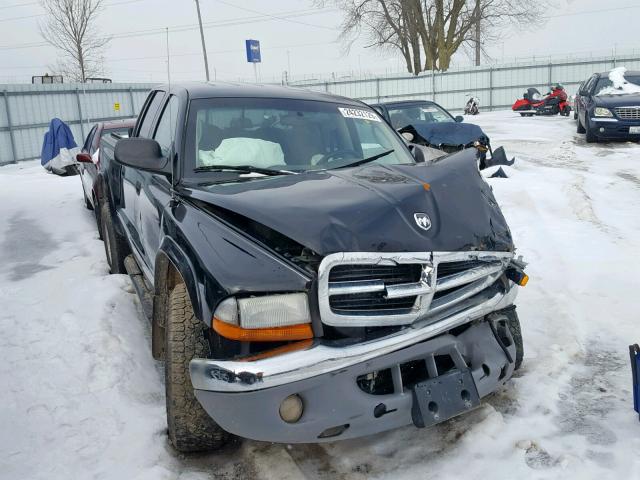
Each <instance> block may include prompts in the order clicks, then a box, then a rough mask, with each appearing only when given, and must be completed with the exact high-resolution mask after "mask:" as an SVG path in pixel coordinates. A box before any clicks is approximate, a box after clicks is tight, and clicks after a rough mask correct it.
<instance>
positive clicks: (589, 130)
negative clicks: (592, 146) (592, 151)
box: [576, 70, 640, 143]
mask: <svg viewBox="0 0 640 480" xmlns="http://www.w3.org/2000/svg"><path fill="white" fill-rule="evenodd" d="M612 72H614V78H616V77H615V75H618V78H620V76H621V75H622V72H621V71H620V70H618V71H617V72H615V71H612ZM612 72H604V73H596V74H594V75H592V76H591V78H589V79H588V80H586V81H585V83H584V84H583V86H582V89H581V90H580V91H579V92H578V95H577V96H576V111H577V113H578V128H577V131H578V133H586V136H587V142H589V143H591V142H597V141H598V140H607V139H611V140H613V139H619V140H640V72H632V71H627V72H624V80H626V82H628V86H627V87H623V88H620V85H619V84H620V82H619V81H618V82H617V83H618V85H616V84H614V82H613V81H612V80H611V79H610V78H609V77H610V74H612Z"/></svg>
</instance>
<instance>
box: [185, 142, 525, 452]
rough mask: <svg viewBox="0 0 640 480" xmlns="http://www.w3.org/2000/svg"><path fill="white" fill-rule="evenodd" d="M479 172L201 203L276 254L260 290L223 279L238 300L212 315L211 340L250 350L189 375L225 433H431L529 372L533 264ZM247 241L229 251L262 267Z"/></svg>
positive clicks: (244, 188)
mask: <svg viewBox="0 0 640 480" xmlns="http://www.w3.org/2000/svg"><path fill="white" fill-rule="evenodd" d="M496 154H497V155H496ZM501 156H504V152H503V151H502V150H501V149H496V151H495V152H494V156H493V157H494V158H496V160H499V159H500V158H501ZM504 158H505V160H506V157H504ZM473 159H474V152H473V151H471V150H465V151H462V152H459V153H457V154H453V155H451V156H448V157H447V158H446V159H441V160H436V161H434V162H432V163H429V164H426V165H425V164H416V165H393V166H391V165H386V166H385V165H367V166H362V167H356V168H351V169H342V170H333V171H321V172H311V173H303V174H299V175H289V176H282V177H276V178H270V179H268V180H258V181H252V182H247V183H236V184H232V185H224V186H212V187H203V188H200V189H193V190H192V191H190V192H189V194H188V198H189V202H190V203H191V204H193V205H194V206H196V207H197V208H198V209H199V211H201V212H206V214H207V215H209V216H211V217H213V218H214V219H215V220H216V221H217V222H220V223H221V224H222V225H224V226H225V228H228V229H229V231H230V232H231V231H232V232H233V233H234V235H236V236H237V237H238V238H247V239H250V241H251V242H252V243H254V244H255V245H257V247H258V248H259V250H260V251H263V252H267V253H268V255H265V256H260V258H259V261H254V262H253V268H254V270H253V271H252V274H251V275H250V276H251V277H252V280H251V281H250V282H249V281H248V280H247V281H246V282H245V283H244V284H243V282H242V278H241V277H240V276H238V275H233V274H232V273H229V276H228V277H227V278H224V277H225V276H224V275H223V274H222V273H221V271H220V270H218V271H217V272H212V275H216V282H217V283H218V284H219V285H220V287H221V288H222V289H225V291H226V292H227V293H226V295H222V296H221V297H220V298H219V301H218V302H217V304H215V305H212V310H211V312H212V313H211V316H210V318H212V319H213V322H216V321H222V322H223V323H224V324H226V325H222V326H220V324H217V327H216V326H215V324H214V330H215V332H217V334H218V335H219V336H222V337H224V336H227V338H226V339H225V340H224V341H227V342H229V341H231V342H234V345H237V346H238V348H237V349H234V350H227V352H232V353H230V354H227V355H225V356H224V357H220V358H196V359H194V360H192V361H191V365H190V373H191V380H192V384H193V386H194V388H195V392H196V396H197V398H198V400H199V401H200V403H201V404H202V405H203V407H204V408H205V410H206V411H207V412H208V413H209V414H210V415H211V416H212V417H213V418H214V420H215V421H216V422H217V423H219V424H220V425H221V426H222V427H223V428H224V429H225V430H227V431H230V432H232V433H235V434H237V435H240V436H243V437H247V438H253V439H257V440H266V441H277V442H290V443H296V442H318V441H324V440H330V439H344V438H352V437H358V436H362V435H368V434H372V433H377V432H381V431H384V430H388V429H391V428H396V427H399V426H402V425H407V424H411V423H413V424H414V425H416V426H418V427H424V426H429V425H432V424H434V423H438V422H441V421H444V420H446V419H447V418H450V417H452V416H455V415H458V414H460V413H463V412H465V411H468V410H470V409H472V408H474V407H475V406H477V405H478V403H479V401H480V399H481V398H482V397H484V396H486V395H487V394H489V393H491V392H493V391H495V389H496V388H498V387H499V386H500V385H502V384H503V383H504V382H506V381H507V380H508V379H509V378H510V377H511V375H512V374H513V372H514V370H515V369H516V368H517V367H518V365H519V362H520V361H521V359H522V342H521V337H520V334H519V324H518V320H517V315H516V313H515V307H514V306H513V302H514V299H515V296H516V290H517V288H518V285H524V284H526V281H527V277H526V274H525V273H524V267H525V265H524V263H523V262H522V261H521V260H519V259H516V258H515V253H514V251H515V249H514V246H513V242H512V238H511V233H510V231H509V228H508V226H507V224H506V221H505V219H504V217H503V215H502V213H501V212H500V209H499V207H498V204H497V202H496V201H495V198H494V197H493V193H492V191H491V188H490V187H489V186H488V185H487V184H486V182H485V181H484V180H483V179H482V177H481V176H480V175H479V173H478V170H477V167H476V166H475V164H474V162H473ZM284 192H286V195H285V194H284ZM202 225H203V226H202V227H201V228H207V227H206V226H205V223H204V222H202ZM203 235H204V237H205V238H211V237H212V235H209V234H208V233H207V232H206V231H203ZM234 235H230V234H222V235H221V237H220V238H221V241H223V242H226V244H230V245H232V246H235V247H236V248H237V250H238V252H241V253H237V255H243V256H244V257H246V259H247V262H248V261H249V259H250V257H253V258H256V259H257V258H258V257H257V255H256V254H255V253H253V252H252V251H250V250H249V248H248V247H247V245H246V244H244V243H242V244H241V242H240V241H239V240H236V237H234ZM270 257H271V258H272V259H273V263H271V262H272V261H271V260H269V258H270ZM225 263H226V264H229V265H233V264H234V263H235V264H237V265H238V266H241V265H243V263H242V262H239V261H235V262H234V260H233V259H228V258H225ZM247 264H248V263H247ZM287 268H288V269H290V270H291V271H295V272H297V275H298V277H296V278H298V280H296V283H295V284H293V283H291V286H290V287H288V288H287V285H286V283H280V284H279V285H278V287H277V288H273V286H272V285H270V284H269V283H268V281H267V279H268V276H269V274H270V272H277V271H279V270H282V269H285V270H286V269H287ZM229 270H231V269H229ZM256 278H260V279H264V280H265V281H264V282H260V281H256V280H255V279H256ZM302 278H305V279H306V281H304V288H303V289H302V288H301V285H302V283H303V281H302V280H301V279H302ZM305 302H306V303H305ZM276 310H277V315H275V312H276ZM267 317H269V318H275V317H277V318H278V323H277V325H276V324H273V325H269V329H268V330H269V331H268V332H266V330H265V332H262V333H264V334H265V335H266V334H267V333H268V334H269V335H271V336H268V337H261V338H260V337H258V336H253V337H235V339H232V337H229V336H228V335H233V332H237V331H238V329H240V330H244V331H248V330H253V332H250V334H256V335H257V333H260V332H257V330H260V329H262V328H263V327H262V325H261V324H260V322H261V321H262V319H264V318H267ZM229 325H232V326H233V327H234V328H235V329H236V330H233V329H230V328H229V327H228V326H229ZM300 325H305V327H304V330H303V329H301V328H298V327H299V326H300ZM228 332H232V333H228ZM278 334H283V336H282V337H278V336H277V335H278ZM274 335H275V336H274ZM296 335H297V336H296ZM230 338H231V340H230ZM247 339H248V340H247ZM219 340H220V339H219Z"/></svg>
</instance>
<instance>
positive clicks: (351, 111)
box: [338, 107, 381, 122]
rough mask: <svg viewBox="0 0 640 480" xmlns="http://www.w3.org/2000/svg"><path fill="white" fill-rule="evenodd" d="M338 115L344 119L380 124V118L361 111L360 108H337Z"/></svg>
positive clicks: (369, 111)
mask: <svg viewBox="0 0 640 480" xmlns="http://www.w3.org/2000/svg"><path fill="white" fill-rule="evenodd" d="M338 110H340V113H341V114H342V116H343V117H345V118H360V119H362V120H373V121H374V122H380V121H381V120H380V117H378V115H376V114H375V113H373V112H372V111H371V110H362V109H360V108H342V107H338Z"/></svg>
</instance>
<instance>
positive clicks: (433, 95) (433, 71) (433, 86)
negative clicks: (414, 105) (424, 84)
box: [431, 70, 436, 102]
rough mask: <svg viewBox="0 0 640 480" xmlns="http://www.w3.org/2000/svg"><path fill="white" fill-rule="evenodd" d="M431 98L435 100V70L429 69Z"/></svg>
mask: <svg viewBox="0 0 640 480" xmlns="http://www.w3.org/2000/svg"><path fill="white" fill-rule="evenodd" d="M431 100H433V101H434V102H435V101H436V71H435V70H431Z"/></svg>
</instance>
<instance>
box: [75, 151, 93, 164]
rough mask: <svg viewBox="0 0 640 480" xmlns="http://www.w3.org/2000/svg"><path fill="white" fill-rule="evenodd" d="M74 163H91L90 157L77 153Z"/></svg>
mask: <svg viewBox="0 0 640 480" xmlns="http://www.w3.org/2000/svg"><path fill="white" fill-rule="evenodd" d="M76 162H80V163H93V160H91V155H89V154H88V153H79V154H77V155H76Z"/></svg>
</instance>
